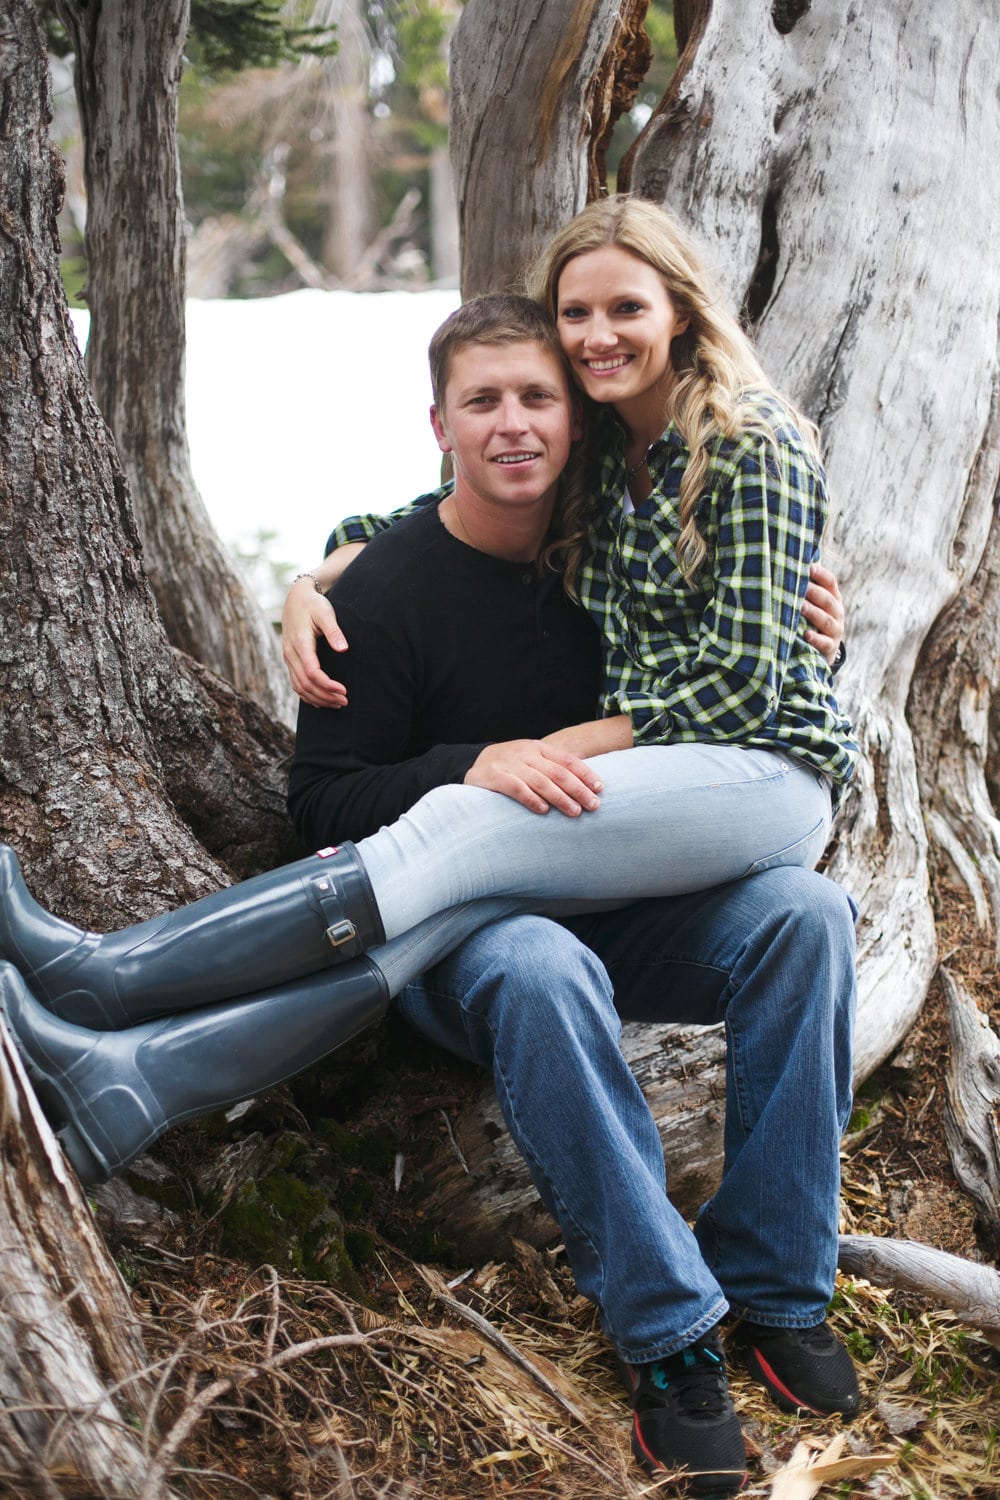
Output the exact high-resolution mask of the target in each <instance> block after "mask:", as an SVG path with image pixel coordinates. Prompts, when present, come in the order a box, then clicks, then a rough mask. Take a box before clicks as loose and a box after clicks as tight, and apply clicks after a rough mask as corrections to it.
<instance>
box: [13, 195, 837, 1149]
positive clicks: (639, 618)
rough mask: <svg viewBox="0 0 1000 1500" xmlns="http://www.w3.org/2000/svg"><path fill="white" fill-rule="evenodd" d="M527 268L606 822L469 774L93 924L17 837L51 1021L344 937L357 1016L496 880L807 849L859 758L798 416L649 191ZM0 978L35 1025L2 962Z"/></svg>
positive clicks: (307, 960)
mask: <svg viewBox="0 0 1000 1500" xmlns="http://www.w3.org/2000/svg"><path fill="white" fill-rule="evenodd" d="M623 278H624V279H623ZM539 285H540V287H541V289H542V293H543V295H542V300H543V301H544V302H547V303H548V304H549V305H550V309H551V311H552V312H554V314H555V316H556V320H557V326H558V328H559V332H560V337H561V340H562V343H563V347H564V349H565V350H566V352H567V354H568V356H569V358H570V361H571V364H572V367H573V370H574V373H575V374H576V376H577V379H578V381H579V382H580V384H581V386H582V388H583V390H584V392H585V394H586V395H587V397H588V398H589V399H590V400H591V401H592V402H593V403H595V405H596V407H597V422H596V426H595V428H594V430H595V431H596V432H597V433H598V434H599V435H600V444H601V446H600V448H599V450H598V452H599V458H600V463H601V470H600V497H599V504H598V505H597V506H596V507H595V513H594V515H593V516H581V517H580V518H579V520H580V524H579V526H578V528H577V540H576V542H575V543H574V544H573V545H572V546H571V548H570V555H569V558H568V569H567V571H568V575H569V577H570V578H571V580H572V581H574V582H575V583H576V586H577V588H578V591H579V594H580V598H581V600H582V601H583V603H584V604H585V606H586V607H587V608H588V609H589V610H590V611H591V612H592V613H593V614H594V615H595V617H597V618H598V619H599V620H600V621H601V623H602V625H603V627H604V629H605V635H606V677H607V689H608V690H607V693H606V695H605V700H604V704H603V705H602V706H603V709H604V713H603V716H602V717H601V718H599V719H596V720H594V721H592V722H590V723H587V724H581V725H577V726H573V727H572V728H570V729H567V730H563V731H560V732H559V733H558V734H557V735H555V736H553V738H554V739H555V740H556V741H557V742H558V743H561V744H562V746H563V747H564V748H567V749H569V750H571V751H572V752H573V753H574V754H576V755H587V756H594V755H596V756H598V757H599V758H598V759H597V760H596V761H595V762H594V770H595V771H596V773H597V775H598V776H599V777H600V780H601V782H602V783H603V794H602V806H601V808H600V811H599V812H598V813H597V814H596V815H595V816H588V817H586V818H583V819H577V820H573V819H569V818H562V817H553V818H546V819H541V820H539V819H535V818H533V817H532V816H531V814H530V813H528V812H527V811H526V810H525V808H523V807H521V806H519V805H518V804H517V803H516V802H514V801H512V800H511V799H509V798H499V797H496V796H493V795H491V794H488V793H486V792H485V791H482V790H480V789H479V788H477V787H463V786H457V787H455V786H446V787H441V788H438V790H436V791H435V792H433V793H431V794H430V795H429V796H428V797H426V798H424V799H423V800H422V801H421V802H420V803H418V804H417V805H416V807H415V808H414V809H412V811H411V813H409V814H408V815H407V816H406V817H405V818H403V819H401V820H400V821H399V822H398V823H396V824H394V825H393V826H391V827H389V828H385V829H381V830H380V831H379V832H378V833H376V834H375V835H373V836H372V837H371V838H367V839H364V840H362V841H361V842H360V844H359V845H358V846H357V848H354V847H353V846H351V845H345V846H342V847H341V848H340V849H332V848H331V849H327V850H324V851H321V854H320V855H319V856H317V857H314V858H313V859H311V860H306V861H302V862H300V863H299V864H297V865H293V866H290V867H287V868H286V869H284V870H279V871H274V872H271V873H269V874H267V875H264V876H260V877H257V879H255V880H253V881H249V882H246V883H244V884H243V885H241V886H237V887H233V888H232V889H231V890H228V891H224V892H220V893H218V894H217V895H215V896H211V897H208V898H206V899H205V900H204V901H201V902H197V903H195V904H194V905H193V906H192V907H189V908H186V909H185V910H183V911H181V912H176V913H170V914H167V915H166V916H165V917H162V918H157V919H155V920H154V921H153V922H150V923H144V924H141V926H140V927H138V928H133V929H129V930H127V931H125V932H123V933H116V934H110V935H108V936H107V937H104V938H97V937H93V936H91V935H84V934H80V933H79V932H78V931H77V930H76V929H74V928H70V927H68V925H67V924H62V923H59V922H56V921H54V920H53V919H51V918H49V917H48V915H47V914H46V913H44V912H43V911H42V910H41V908H39V907H37V906H36V905H35V904H34V903H33V902H32V901H31V898H30V896H28V894H27V892H26V890H25V889H24V886H23V882H22V881H21V879H20V875H19V872H18V871H17V868H16V862H15V861H14V860H13V856H12V855H11V854H10V852H9V851H7V852H6V854H4V855H3V856H2V858H0V889H2V890H3V891H4V901H3V908H2V913H0V947H2V951H3V956H5V957H7V958H8V959H10V960H12V961H13V962H14V963H15V964H16V965H17V967H18V968H19V969H20V970H21V972H22V973H23V974H24V975H26V976H27V977H29V978H30V979H31V982H32V987H33V988H34V989H35V990H36V991H37V992H39V993H41V994H42V995H44V997H45V999H46V1001H47V1003H48V1005H49V1006H50V1007H51V1009H52V1010H53V1011H55V1012H56V1013H57V1014H58V1015H62V1016H64V1017H68V1018H69V1019H71V1020H73V1021H77V1022H81V1021H82V1022H85V1023H87V1024H89V1025H96V1026H98V1027H100V1028H107V1027H110V1028H116V1027H134V1026H135V1024H136V1023H137V1022H145V1021H147V1020H148V1019H149V1018H150V1017H153V1016H156V1015H161V1014H162V1013H163V1012H164V1011H165V1010H170V1011H175V1012H176V1011H179V1010H183V1009H185V1008H189V1007H199V1006H208V1005H210V1004H211V1002H215V1001H220V1000H226V999H229V998H232V997H234V996H240V995H244V994H246V993H247V992H249V991H255V992H258V993H259V992H262V991H265V990H270V989H273V990H274V991H275V993H278V992H280V989H281V986H282V985H283V984H285V983H286V982H287V981H290V980H295V979H297V978H299V977H301V976H304V975H309V974H314V973H316V971H318V970H321V969H324V968H325V967H326V965H327V964H328V963H329V961H330V955H331V947H330V945H331V944H332V945H333V952H334V953H335V956H336V958H337V959H338V960H342V959H358V962H357V963H355V964H350V965H347V966H346V967H344V968H343V969H341V970H340V971H338V972H339V974H340V978H341V982H342V984H343V986H344V987H345V1003H346V1006H347V1009H348V1010H349V1012H350V1015H351V1017H352V1018H353V1019H352V1020H351V1022H350V1026H351V1029H356V1026H357V1025H358V1024H364V1022H365V1021H366V1020H367V1019H370V1018H371V1016H372V1015H373V1014H374V1013H376V1012H377V1011H378V1009H379V1008H380V1006H381V1005H382V1004H383V1003H384V999H385V996H386V994H387V993H396V992H397V991H398V990H399V989H400V988H401V987H402V986H403V985H404V984H405V983H406V982H407V981H408V980H409V979H410V978H412V977H413V976H414V975H415V974H417V973H419V972H422V971H423V970H424V969H425V968H426V967H428V966H429V964H431V963H433V962H434V961H435V960H436V958H438V957H439V956H441V955H442V954H443V953H445V952H447V951H449V950H450V949H451V948H453V947H454V946H455V945H456V943H457V942H459V941H461V939H462V938H463V937H464V936H465V935H466V933H468V932H469V931H471V930H472V929H473V928H475V927H476V926H478V925H480V924H481V923H482V921H484V920H486V919H488V917H489V916H490V915H491V914H494V913H495V912H496V910H498V907H497V905H496V903H488V904H487V905H486V906H484V904H483V903H482V902H481V900H480V898H482V897H485V896H491V895H498V896H502V897H526V898H529V899H530V900H531V902H532V903H533V904H535V905H544V904H545V903H547V902H551V901H553V900H555V901H558V900H560V899H564V898H572V899H575V900H577V901H581V902H588V903H593V902H594V901H598V900H602V899H604V898H607V897H609V896H611V897H614V898H615V899H617V900H627V899H630V898H632V897H637V896H644V895H655V894H671V893H675V892H678V891H682V890H692V889H702V888H706V887H708V886H712V885H716V884H719V883H722V882H724V881H728V880H732V879H735V878H738V877H740V876H742V875H745V874H748V873H751V872H752V871H754V870H756V869H762V868H766V867H768V866H770V865H773V864H781V863H799V864H803V865H806V866H807V867H808V866H811V865H812V864H814V863H815V861H816V859H817V858H818V857H819V854H820V853H821V851H822V848H823V846H824V844H825V842H826V838H827V834H828V829H829V820H830V805H831V804H830V789H831V786H835V787H837V788H839V787H840V786H842V785H843V784H844V782H845V781H846V780H847V778H848V776H849V775H850V772H851V769H852V764H853V756H854V747H853V745H852V743H851V741H850V740H849V738H848V737H847V732H846V730H847V726H846V724H845V722H844V721H843V719H842V718H841V717H840V715H839V713H838V711H837V709H836V705H835V703H834V701H833V699H832V696H831V694H830V690H829V680H828V674H827V672H826V669H825V668H824V667H823V666H822V664H821V663H820V661H819V658H818V657H816V656H815V654H814V653H813V651H812V649H811V648H810V647H809V646H808V645H807V644H806V642H805V641H804V639H803V637H802V635H801V633H800V628H799V610H800V608H801V602H802V598H803V595H804V593H805V589H806V585H807V582H808V573H809V567H810V564H811V563H812V562H813V560H814V558H815V556H816V553H817V551H818V546H819V539H820V535H821V531H822V526H823V521H824V506H825V493H824V483H823V476H822V471H821V469H820V467H819V464H818V459H817V457H816V453H815V445H814V443H813V442H812V441H811V440H810V437H809V435H808V429H805V430H804V424H802V423H801V422H797V421H796V419H795V417H794V414H793V413H792V411H791V408H789V407H788V406H787V404H784V403H782V402H781V401H780V399H779V398H777V397H776V396H775V395H774V393H773V392H772V391H771V390H770V388H769V387H768V385H767V383H766V381H765V380H764V377H763V376H762V374H761V372H760V370H759V366H758V365H757V363H756V360H755V359H754V357H753V354H752V352H751V351H750V348H749V345H748V344H747V342H746V340H745V339H744V337H743V335H742V334H741V333H740V331H739V329H738V327H737V325H736V323H735V321H734V320H733V319H732V318H731V317H729V316H728V315H727V314H724V313H723V312H721V311H720V309H719V307H718V305H717V302H716V299H715V297H714V294H713V293H712V291H711V289H710V288H709V287H708V285H707V282H706V280H705V278H704V275H703V273H702V272H701V271H700V270H699V268H698V266H697V263H696V262H695V261H694V259H693V257H692V255H691V253H690V250H689V248H688V247H687V246H686V244H685V242H684V239H683V236H682V235H681V234H680V232H679V231H678V230H677V229H676V226H674V225H673V224H672V222H671V221H670V220H669V219H668V218H667V216H666V215H663V214H662V213H661V212H660V211H659V210H656V209H653V208H652V207H651V206H650V205H646V204H640V203H638V202H632V201H630V200H611V201H609V202H608V203H606V204H599V205H595V206H593V208H592V209H591V210H586V211H585V212H584V213H583V214H582V215H580V216H578V218H577V219H576V220H574V221H573V223H572V224H571V225H569V226H568V227H567V229H566V231H564V232H563V234H562V235H561V236H559V237H557V239H556V241H554V242H553V245H552V246H551V247H550V250H549V251H548V252H547V255H546V257H545V258H544V260H543V263H542V266H541V268H540V272H539ZM685 439H686V443H685ZM619 747H620V748H619ZM625 747H631V748H629V749H628V753H625ZM650 830H652V831H653V836H652V837H650V836H649V834H650ZM455 908H458V910H457V911H456V910H455ZM387 939H388V940H393V939H394V940H395V941H389V942H388V945H387V946H386V947H382V946H381V945H382V944H383V943H385V942H386V940H387ZM371 949H377V950H378V951H377V952H376V953H375V955H374V957H373V958H369V959H363V958H359V955H360V954H363V953H365V952H366V951H368V950H371ZM320 988H322V986H319V987H317V997H316V999H317V1004H319V1005H320V1006H321V1007H323V1006H325V1010H326V1012H327V1013H328V1012H329V1008H330V1005H331V1004H337V1003H339V1002H338V1000H337V997H336V996H335V995H334V996H331V994H330V981H329V979H327V983H326V986H325V992H324V993H325V998H324V999H322V1000H321V999H320V997H319V993H318V991H319V989H320ZM4 989H5V992H9V994H8V1013H9V1014H12V1011H11V1010H10V1007H14V1009H15V1010H17V1014H18V1016H20V1017H21V1018H23V1017H24V1016H25V1015H26V1014H27V1009H28V1002H27V1000H24V999H23V998H22V997H20V995H19V992H17V986H16V984H14V982H13V980H12V978H11V976H7V980H6V982H5V985H4ZM29 998H30V997H29ZM221 1009H222V1010H224V1011H228V1012H229V1013H231V1012H232V1011H233V1009H234V1007H228V1008H226V1007H222V1008H221ZM205 1014H206V1018H208V1016H209V1013H208V1012H206V1013H205ZM216 1020H217V1021H218V1025H224V1024H225V1018H224V1017H218V1018H216ZM216 1020H213V1021H212V1022H211V1024H212V1025H216ZM14 1024H15V1029H17V1024H18V1023H17V1020H16V1018H15V1023H14ZM32 1024H35V1025H36V1026H37V1025H38V1024H41V1023H39V1022H38V1018H37V1017H35V1021H34V1022H33V1023H32ZM310 1024H311V1023H310ZM24 1025H27V1023H26V1022H24ZM57 1031H58V1028H57V1027H55V1028H54V1030H53V1032H52V1035H51V1036H49V1037H48V1039H47V1040H46V1041H45V1043H44V1046H40V1047H39V1049H36V1062H37V1057H38V1056H41V1055H42V1052H44V1054H45V1056H46V1057H49V1058H54V1059H55V1060H54V1061H53V1062H52V1064H51V1072H50V1073H49V1074H47V1075H46V1077H43V1078H42V1082H43V1083H44V1082H46V1081H48V1082H49V1083H51V1084H52V1086H53V1088H54V1089H55V1091H56V1092H57V1093H58V1092H59V1088H61V1086H62V1084H61V1082H60V1079H61V1078H62V1075H63V1074H65V1073H67V1072H68V1071H69V1070H70V1068H71V1067H75V1066H76V1065H75V1063H73V1062H72V1058H73V1055H74V1054H73V1047H74V1045H75V1044H74V1041H73V1038H72V1037H67V1036H66V1035H64V1034H61V1033H60V1034H58V1035H57V1034H56V1033H57ZM215 1034H217V1032H214V1033H213V1035H215ZM347 1034H350V1032H349V1031H348V1032H347ZM123 1045H124V1044H123ZM130 1057H131V1054H130ZM298 1065H299V1066H301V1062H300V1063H299V1064H298ZM48 1066H49V1065H48V1064H46V1067H48ZM275 1081H276V1080H275ZM137 1087H138V1086H137ZM125 1092H126V1093H127V1092H128V1091H127V1090H126V1091H125ZM88 1097H89V1095H88ZM130 1098H131V1096H130ZM63 1102H64V1103H65V1097H64V1098H63ZM124 1107H125V1105H124V1094H123V1108H124ZM128 1108H129V1109H131V1108H132V1104H131V1103H129V1105H128ZM186 1112H187V1113H194V1112H197V1110H195V1109H189V1110H187V1111H186ZM153 1113H155V1111H152V1110H151V1111H150V1119H151V1121H152V1115H153ZM167 1113H168V1114H170V1109H169V1108H168V1110H167ZM180 1117H181V1116H180V1115H179V1114H177V1113H176V1112H175V1113H173V1114H172V1115H171V1118H174V1119H175V1118H180ZM168 1123H169V1121H168ZM143 1128H145V1127H143ZM150 1128H152V1125H151V1126H150ZM81 1133H82V1134H83V1135H84V1136H85V1135H86V1132H85V1131H82V1132H81ZM156 1133H158V1131H157V1132H156ZM136 1138H138V1137H136ZM78 1145H79V1143H78ZM88 1154H89V1156H90V1157H93V1156H94V1155H95V1154H96V1155H97V1156H99V1157H100V1156H101V1152H100V1151H99V1150H97V1148H96V1147H95V1145H94V1141H93V1139H92V1138H87V1140H85V1141H84V1144H83V1145H82V1146H81V1147H80V1150H79V1153H78V1156H75V1157H74V1161H75V1162H78V1165H79V1163H82V1166H81V1167H80V1169H81V1171H82V1173H93V1172H94V1171H95V1168H94V1167H93V1165H92V1164H91V1161H89V1160H87V1159H86V1157H87V1156H88ZM113 1154H114V1153H113V1152H105V1153H104V1154H103V1158H102V1159H104V1160H105V1161H106V1160H110V1159H112V1157H113ZM133 1154H135V1153H134V1152H133ZM113 1169H114V1168H113Z"/></svg>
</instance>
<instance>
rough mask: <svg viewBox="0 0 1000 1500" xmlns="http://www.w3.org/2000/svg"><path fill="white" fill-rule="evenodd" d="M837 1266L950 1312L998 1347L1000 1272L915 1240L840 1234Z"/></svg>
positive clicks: (999, 1340)
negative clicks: (918, 1297)
mask: <svg viewBox="0 0 1000 1500" xmlns="http://www.w3.org/2000/svg"><path fill="white" fill-rule="evenodd" d="M838 1259H839V1264H840V1269H841V1270H842V1271H846V1272H847V1273H848V1274H849V1275H851V1276H862V1277H864V1278H865V1280H866V1281H871V1282H873V1283H874V1284H875V1285H876V1286H881V1287H894V1288H896V1289H898V1290H900V1291H907V1292H916V1293H917V1295H918V1296H920V1297H924V1298H926V1299H927V1300H928V1301H929V1302H931V1303H933V1304H935V1305H936V1306H938V1307H947V1308H950V1309H951V1311H952V1312H954V1313H956V1314H957V1316H958V1317H959V1318H960V1319H961V1320H962V1322H963V1323H967V1324H968V1325H969V1326H970V1327H972V1328H979V1329H981V1330H982V1333H983V1335H984V1336H985V1338H986V1339H987V1340H988V1341H989V1342H990V1343H991V1344H994V1345H996V1346H997V1347H998V1348H1000V1272H998V1271H995V1270H994V1269H993V1268H992V1267H991V1266H984V1265H979V1264H977V1262H975V1261H971V1260H964V1259H963V1258H962V1257H961V1256H960V1255H949V1254H948V1252H947V1251H946V1250H935V1249H934V1248H933V1247H932V1246H930V1245H921V1244H919V1243H918V1242H917V1241H916V1240H887V1239H879V1238H877V1237H876V1236H874V1235H858V1234H842V1235H841V1236H840V1254H839V1257H838Z"/></svg>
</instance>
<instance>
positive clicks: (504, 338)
mask: <svg viewBox="0 0 1000 1500" xmlns="http://www.w3.org/2000/svg"><path fill="white" fill-rule="evenodd" d="M528 343H531V344H541V345H542V347H543V348H544V349H547V350H549V351H550V352H551V353H552V354H554V355H555V356H556V358H557V359H558V360H559V363H560V365H561V366H562V367H563V369H564V370H565V371H566V378H567V381H568V380H569V367H568V366H567V364H566V356H565V354H564V353H563V350H562V345H561V344H560V342H559V335H558V334H557V333H556V330H555V327H554V326H553V323H552V320H551V319H550V318H549V316H548V314H547V313H545V312H543V311H542V309H541V308H540V307H539V306H538V303H537V302H532V301H531V299H530V297H521V296H519V295H518V294H517V293H516V292H487V293H485V294H484V295H483V296H481V297H470V299H469V301H468V302H463V303H462V305H461V307H458V308H456V309H455V311H454V312H453V313H452V314H451V316H450V317H448V318H445V320H444V322H443V323H442V324H441V327H440V328H439V329H438V330H437V332H436V333H435V335H434V337H433V338H432V339H431V342H430V346H429V348H428V350H427V357H428V359H429V360H430V366H431V390H432V391H433V393H434V405H435V406H441V405H443V403H444V393H445V389H446V387H447V385H448V379H449V376H450V375H451V363H452V360H453V359H454V357H455V355H456V354H457V353H458V352H459V351H460V350H462V349H465V348H467V347H468V345H470V344H486V345H491V344H492V345H502V344H528Z"/></svg>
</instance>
